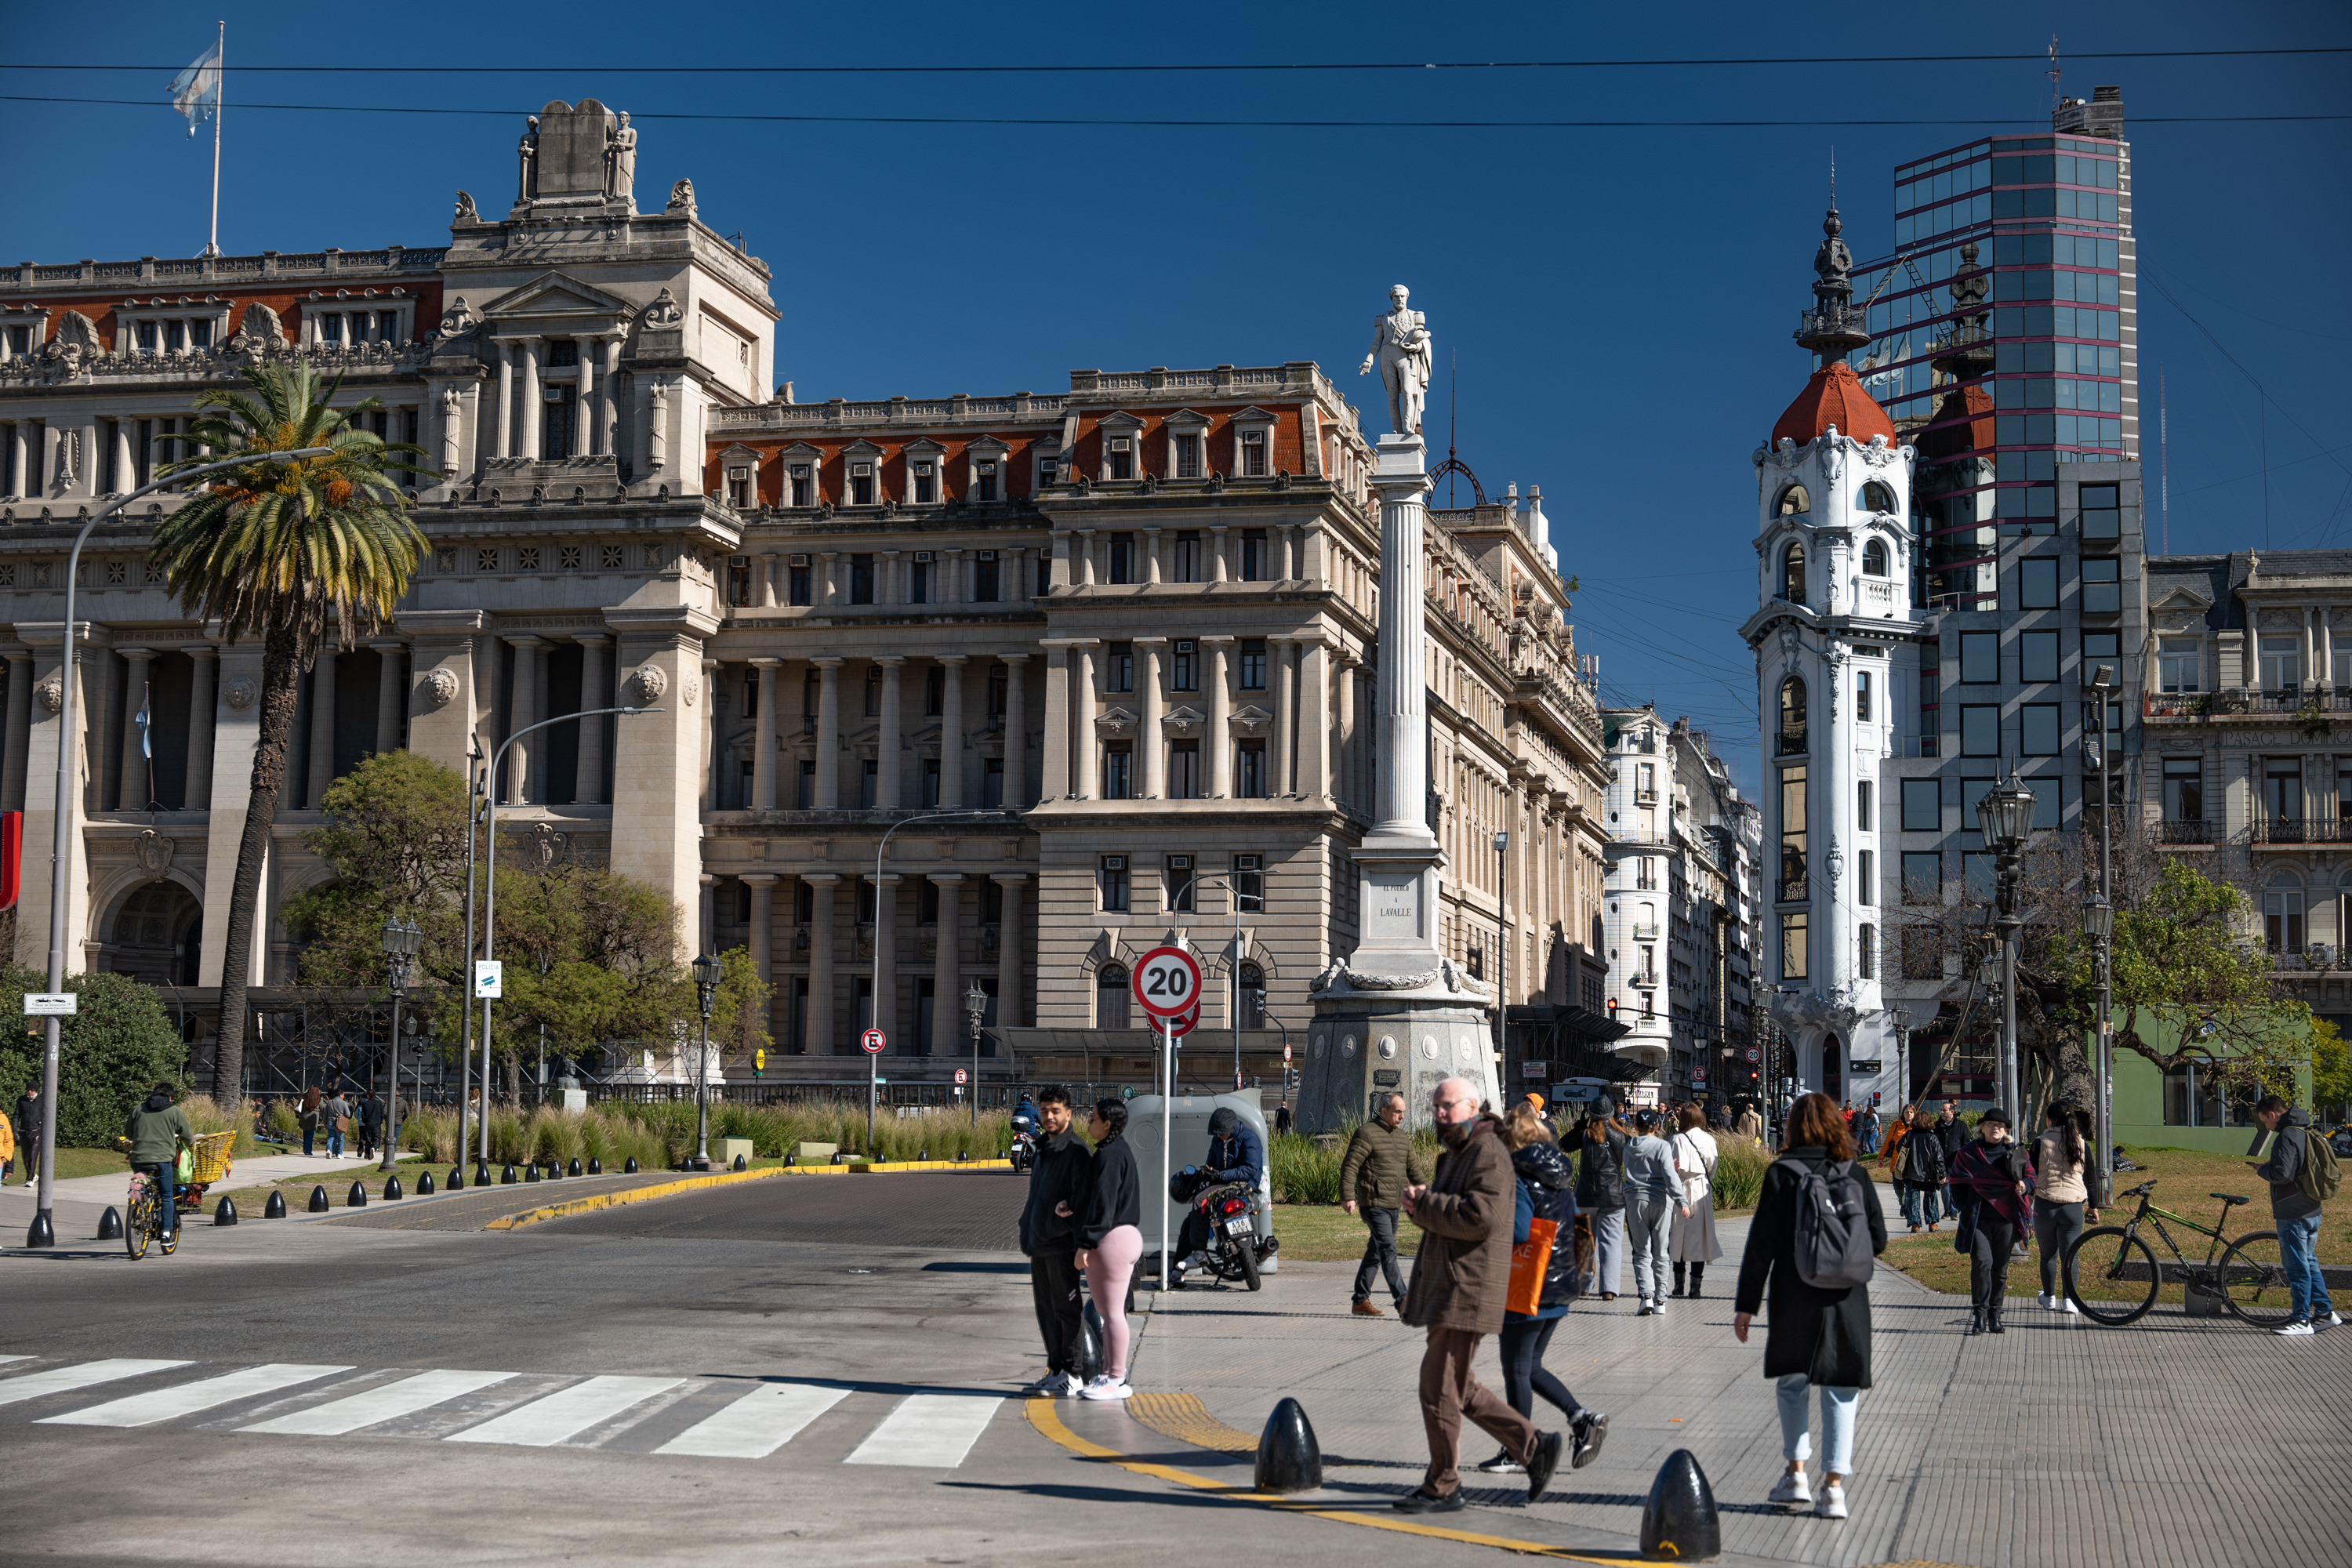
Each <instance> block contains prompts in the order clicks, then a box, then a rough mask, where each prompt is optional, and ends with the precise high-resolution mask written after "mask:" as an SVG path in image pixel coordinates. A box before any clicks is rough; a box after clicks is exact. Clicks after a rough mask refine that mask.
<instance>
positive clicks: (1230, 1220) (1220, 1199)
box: [1168, 1171, 1282, 1290]
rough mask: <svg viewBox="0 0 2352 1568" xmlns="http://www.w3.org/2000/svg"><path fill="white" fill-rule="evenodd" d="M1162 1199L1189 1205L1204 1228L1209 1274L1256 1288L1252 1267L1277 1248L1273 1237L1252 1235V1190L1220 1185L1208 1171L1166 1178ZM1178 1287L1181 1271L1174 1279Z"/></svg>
mask: <svg viewBox="0 0 2352 1568" xmlns="http://www.w3.org/2000/svg"><path fill="white" fill-rule="evenodd" d="M1168 1195H1169V1196H1170V1197H1171V1198H1174V1199H1175V1200H1176V1201H1177V1202H1179V1203H1181V1204H1185V1205H1189V1206H1190V1208H1191V1209H1192V1212H1193V1213H1194V1214H1197V1215H1201V1216H1202V1219H1203V1220H1205V1221H1206V1222H1207V1224H1208V1235H1209V1240H1208V1245H1207V1246H1206V1247H1203V1248H1202V1253H1203V1255H1204V1256H1205V1258H1206V1260H1207V1261H1206V1264H1205V1267H1206V1268H1207V1270H1208V1272H1209V1273H1211V1274H1213V1275H1214V1276H1215V1277H1216V1278H1218V1279H1223V1280H1224V1281H1226V1282H1228V1283H1233V1282H1236V1281H1238V1282H1239V1283H1241V1284H1243V1285H1245V1286H1247V1287H1248V1288H1249V1289H1253V1290H1255V1289H1258V1288H1259V1287H1260V1285H1261V1284H1263V1283H1264V1281H1263V1280H1262V1279H1260V1278H1259V1273H1258V1267H1259V1265H1261V1264H1263V1263H1264V1262H1265V1260H1266V1259H1267V1258H1271V1257H1273V1256H1274V1255H1275V1254H1276V1252H1277V1251H1279V1250H1280V1249H1281V1247H1282V1243H1281V1242H1280V1240H1278V1239H1277V1238H1276V1237H1271V1236H1265V1237H1262V1236H1260V1235H1258V1234H1257V1220H1256V1217H1255V1210H1256V1207H1257V1190H1256V1189H1255V1187H1252V1186H1251V1185H1249V1184H1247V1183H1245V1182H1220V1181H1218V1180H1217V1178H1216V1177H1215V1176H1214V1175H1213V1174H1212V1173H1209V1172H1206V1171H1200V1172H1195V1173H1192V1174H1189V1175H1188V1174H1186V1173H1184V1172H1181V1171H1179V1172H1178V1173H1176V1174H1175V1175H1174V1176H1172V1177H1171V1178H1170V1179H1169V1183H1168ZM1171 1283H1172V1284H1173V1285H1174V1286H1175V1287H1176V1288H1178V1289H1181V1287H1182V1284H1183V1275H1182V1274H1181V1270H1180V1271H1179V1272H1178V1273H1177V1277H1176V1279H1175V1280H1174V1281H1172V1282H1171Z"/></svg>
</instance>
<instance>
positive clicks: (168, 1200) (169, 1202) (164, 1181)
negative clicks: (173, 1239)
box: [139, 1160, 180, 1236]
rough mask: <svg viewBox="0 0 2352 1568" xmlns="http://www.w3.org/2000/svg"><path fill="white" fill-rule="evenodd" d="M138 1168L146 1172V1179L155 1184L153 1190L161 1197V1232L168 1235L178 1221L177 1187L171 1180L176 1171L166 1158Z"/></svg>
mask: <svg viewBox="0 0 2352 1568" xmlns="http://www.w3.org/2000/svg"><path fill="white" fill-rule="evenodd" d="M139 1168H140V1169H141V1170H142V1171H144V1172H146V1173H147V1179H148V1180H149V1181H152V1182H153V1183H154V1184H155V1191H156V1193H157V1194H159V1195H160V1196H161V1198H162V1199H163V1234H164V1235H165V1236H169V1235H171V1234H172V1227H173V1226H175V1225H177V1224H179V1221H180V1203H179V1189H178V1186H177V1184H176V1183H175V1182H174V1180H173V1177H174V1175H175V1174H176V1173H175V1172H174V1171H173V1165H172V1162H171V1161H169V1160H166V1161H164V1162H163V1163H162V1164H160V1165H142V1166H140V1167H139Z"/></svg>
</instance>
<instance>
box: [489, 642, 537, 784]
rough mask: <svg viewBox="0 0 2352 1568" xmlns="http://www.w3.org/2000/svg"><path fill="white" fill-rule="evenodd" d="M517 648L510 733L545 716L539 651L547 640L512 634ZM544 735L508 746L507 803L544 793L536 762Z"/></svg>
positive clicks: (505, 767)
mask: <svg viewBox="0 0 2352 1568" xmlns="http://www.w3.org/2000/svg"><path fill="white" fill-rule="evenodd" d="M506 640H507V642H508V643H509V645H510V646H512V647H513V648H514V650H515V655H514V686H513V694H512V697H511V698H510V700H509V701H508V703H507V734H508V736H509V738H512V737H513V736H516V735H520V734H521V733H522V732H523V731H525V730H528V729H530V727H531V726H532V725H533V724H536V723H538V722H539V721H540V719H541V717H542V715H541V712H540V710H539V651H540V649H541V648H543V647H546V646H547V644H546V643H545V642H543V641H542V640H541V639H540V638H538V637H509V638H507V639H506ZM543 733H544V731H542V734H543ZM540 742H541V735H534V736H532V737H531V738H530V740H527V741H517V742H515V743H514V744H513V745H511V746H509V747H508V748H507V760H506V762H505V763H504V765H503V766H502V767H501V769H500V770H499V771H500V772H502V773H504V774H505V775H506V776H505V778H504V780H503V781H501V782H503V783H504V784H505V785H506V804H507V805H525V804H527V803H529V802H530V800H531V799H532V798H533V796H534V795H536V794H538V793H540V784H539V779H538V777H537V772H538V770H537V769H536V768H534V767H533V766H532V763H533V762H534V761H535V758H534V755H533V753H535V752H538V751H539V749H540Z"/></svg>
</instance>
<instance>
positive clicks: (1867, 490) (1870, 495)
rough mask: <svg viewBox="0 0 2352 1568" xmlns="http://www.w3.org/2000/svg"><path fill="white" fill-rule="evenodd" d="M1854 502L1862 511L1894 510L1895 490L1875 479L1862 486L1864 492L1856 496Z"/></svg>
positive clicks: (1857, 508)
mask: <svg viewBox="0 0 2352 1568" xmlns="http://www.w3.org/2000/svg"><path fill="white" fill-rule="evenodd" d="M1853 504H1854V507H1855V509H1856V510H1861V511H1884V512H1892V511H1893V510H1895V492H1894V491H1893V490H1891V489H1887V488H1886V487H1885V485H1884V484H1881V483H1880V482H1879V481H1878V480H1876V479H1873V480H1871V481H1870V482H1869V483H1868V484H1866V485H1864V486H1863V487H1862V493H1861V494H1860V495H1857V496H1856V497H1854V499H1853Z"/></svg>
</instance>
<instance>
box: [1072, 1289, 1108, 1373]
mask: <svg viewBox="0 0 2352 1568" xmlns="http://www.w3.org/2000/svg"><path fill="white" fill-rule="evenodd" d="M1102 1372H1103V1321H1102V1314H1101V1313H1099V1312H1097V1311H1096V1310H1095V1304H1094V1303H1093V1302H1092V1301H1088V1302H1087V1304H1086V1306H1085V1308H1084V1309H1083V1310H1080V1312H1079V1313H1078V1381H1079V1382H1081V1383H1092V1382H1093V1381H1094V1380H1095V1379H1096V1378H1097V1377H1100V1376H1101V1375H1102Z"/></svg>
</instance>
